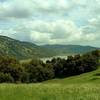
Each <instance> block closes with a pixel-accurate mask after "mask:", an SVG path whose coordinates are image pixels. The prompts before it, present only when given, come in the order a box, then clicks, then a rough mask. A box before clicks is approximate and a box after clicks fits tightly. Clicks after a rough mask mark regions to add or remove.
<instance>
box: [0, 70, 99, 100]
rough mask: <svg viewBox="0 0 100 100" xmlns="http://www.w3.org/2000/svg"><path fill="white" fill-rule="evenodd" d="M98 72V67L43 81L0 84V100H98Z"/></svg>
mask: <svg viewBox="0 0 100 100" xmlns="http://www.w3.org/2000/svg"><path fill="white" fill-rule="evenodd" d="M98 73H99V74H100V69H98V70H96V71H93V72H89V73H85V74H82V75H78V76H73V77H69V78H65V79H56V80H50V81H46V82H43V83H35V84H0V100H8V98H9V100H19V98H20V100H100V76H96V74H98ZM27 91H28V92H27Z"/></svg>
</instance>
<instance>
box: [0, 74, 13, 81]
mask: <svg viewBox="0 0 100 100" xmlns="http://www.w3.org/2000/svg"><path fill="white" fill-rule="evenodd" d="M4 82H6V83H13V82H14V79H13V77H12V76H11V75H10V74H9V73H5V74H4V73H0V83H4Z"/></svg>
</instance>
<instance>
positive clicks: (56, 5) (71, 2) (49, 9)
mask: <svg viewBox="0 0 100 100" xmlns="http://www.w3.org/2000/svg"><path fill="white" fill-rule="evenodd" d="M0 35H4V36H9V37H12V38H15V39H19V40H22V41H29V42H33V43H36V44H38V45H43V44H80V45H92V46H98V47H100V0H0Z"/></svg>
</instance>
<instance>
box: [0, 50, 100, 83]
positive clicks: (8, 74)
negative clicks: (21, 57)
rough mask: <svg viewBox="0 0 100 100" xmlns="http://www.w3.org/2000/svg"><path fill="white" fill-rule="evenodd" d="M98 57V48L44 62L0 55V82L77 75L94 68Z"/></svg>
mask: <svg viewBox="0 0 100 100" xmlns="http://www.w3.org/2000/svg"><path fill="white" fill-rule="evenodd" d="M99 59H100V51H99V50H95V51H92V52H89V53H86V54H83V55H79V54H78V55H74V56H68V57H67V59H61V58H53V59H52V60H51V61H49V60H48V61H46V63H44V62H43V61H41V60H38V59H32V60H31V61H30V62H27V63H20V61H18V60H17V59H16V58H14V57H9V56H0V83H3V82H6V83H35V82H42V81H45V80H49V79H53V78H64V77H69V76H74V75H79V74H82V73H86V72H90V71H93V70H96V69H97V68H98V66H99V65H100V63H99Z"/></svg>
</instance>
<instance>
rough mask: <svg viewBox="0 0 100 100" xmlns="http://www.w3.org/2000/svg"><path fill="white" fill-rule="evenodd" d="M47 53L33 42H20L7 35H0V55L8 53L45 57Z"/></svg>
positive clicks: (29, 56)
mask: <svg viewBox="0 0 100 100" xmlns="http://www.w3.org/2000/svg"><path fill="white" fill-rule="evenodd" d="M44 51H45V52H44ZM47 53H48V50H47V49H45V48H42V47H40V46H37V45H35V44H33V43H29V42H21V41H18V40H15V39H12V38H9V37H5V36H0V55H10V56H15V57H17V58H21V59H26V58H32V57H45V56H46V54H47ZM51 56H52V55H51Z"/></svg>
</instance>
